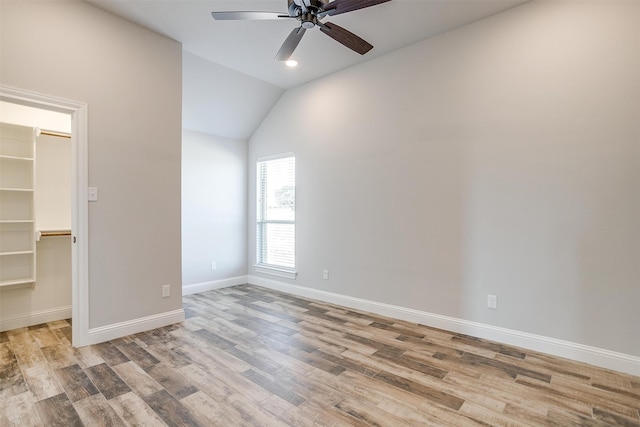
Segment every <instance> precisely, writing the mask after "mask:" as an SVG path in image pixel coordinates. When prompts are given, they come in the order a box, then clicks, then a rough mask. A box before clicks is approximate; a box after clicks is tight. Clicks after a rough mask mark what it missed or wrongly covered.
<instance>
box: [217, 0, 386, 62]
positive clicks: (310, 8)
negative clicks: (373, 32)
mask: <svg viewBox="0 0 640 427" xmlns="http://www.w3.org/2000/svg"><path fill="white" fill-rule="evenodd" d="M388 1H390V0H333V1H330V0H287V2H288V10H289V14H288V15H284V14H281V13H278V12H249V11H247V12H211V15H212V16H213V19H216V20H257V19H283V18H284V19H296V20H298V21H300V26H299V27H297V28H294V29H293V31H291V33H290V34H289V36H288V37H287V38H286V39H285V41H284V43H283V44H282V47H280V50H279V51H278V53H277V54H276V60H277V61H287V60H289V58H290V57H291V55H292V54H293V51H294V50H295V49H296V47H298V43H300V40H302V36H304V33H305V32H306V31H307V30H308V29H311V28H314V27H318V28H320V31H322V32H323V33H325V34H326V35H328V36H329V37H331V38H332V39H334V40H335V41H337V42H338V43H342V44H343V45H345V46H346V47H348V48H349V49H351V50H353V51H355V52H357V53H359V54H360V55H364V54H365V53H367V52H369V51H370V50H371V49H373V45H371V44H370V43H369V42H367V41H366V40H363V39H362V38H360V37H358V36H356V35H355V34H353V33H352V32H350V31H348V30H345V29H344V28H342V27H340V26H339V25H336V24H333V23H331V22H322V19H323V18H324V17H325V16H327V15H329V16H333V15H339V14H341V13H347V12H351V11H354V10H358V9H364V8H366V7H370V6H376V5H378V4H381V3H386V2H388Z"/></svg>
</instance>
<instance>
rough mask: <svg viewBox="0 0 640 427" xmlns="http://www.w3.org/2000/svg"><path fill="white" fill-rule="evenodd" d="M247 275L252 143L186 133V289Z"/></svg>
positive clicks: (183, 181) (184, 140)
mask: <svg viewBox="0 0 640 427" xmlns="http://www.w3.org/2000/svg"><path fill="white" fill-rule="evenodd" d="M212 261H213V262H216V266H217V269H216V270H215V271H213V270H212V269H211V262H212ZM246 274H247V142H246V141H239V140H234V139H228V138H222V137H218V136H214V135H209V134H205V133H200V132H194V131H189V130H184V131H183V134H182V283H183V286H185V287H188V286H190V285H206V284H212V282H218V281H221V280H224V279H230V278H234V277H238V276H246Z"/></svg>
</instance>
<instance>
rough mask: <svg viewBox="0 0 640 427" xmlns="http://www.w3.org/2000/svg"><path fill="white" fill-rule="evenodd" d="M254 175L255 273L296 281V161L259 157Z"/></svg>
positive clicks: (287, 157)
mask: <svg viewBox="0 0 640 427" xmlns="http://www.w3.org/2000/svg"><path fill="white" fill-rule="evenodd" d="M256 172H257V173H256V176H257V186H256V189H257V199H258V200H257V203H256V220H257V228H256V243H257V248H256V254H257V264H256V271H258V272H260V273H268V274H274V275H277V276H282V277H287V278H290V279H295V274H296V273H295V266H296V258H295V247H296V245H295V243H296V222H295V216H296V198H295V193H296V191H295V190H296V179H295V176H296V159H295V157H294V156H293V154H291V153H289V154H283V155H280V156H274V157H269V158H261V159H258V162H257V171H256Z"/></svg>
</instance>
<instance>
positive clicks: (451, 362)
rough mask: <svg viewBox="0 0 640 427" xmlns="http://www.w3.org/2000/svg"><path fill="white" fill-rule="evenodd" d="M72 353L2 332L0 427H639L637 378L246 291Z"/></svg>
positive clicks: (49, 337)
mask: <svg viewBox="0 0 640 427" xmlns="http://www.w3.org/2000/svg"><path fill="white" fill-rule="evenodd" d="M184 308H185V311H186V313H187V320H186V321H185V322H184V323H183V324H179V325H173V326H170V327H165V328H160V329H156V330H153V331H150V332H145V333H140V334H136V335H132V336H128V337H125V338H121V339H117V340H114V341H111V342H107V343H103V344H99V345H94V346H89V347H84V348H80V349H74V348H72V347H71V346H70V345H69V343H70V333H71V327H70V323H69V322H67V321H58V322H52V323H49V324H45V325H38V326H34V327H30V328H22V329H17V330H13V331H8V332H2V333H0V426H13V425H15V426H31V425H33V426H76V425H78V426H79V425H83V424H84V425H86V426H119V425H146V426H156V425H158V426H163V425H169V426H225V427H227V426H259V425H260V426H289V425H296V426H315V425H327V426H372V425H373V426H394V427H395V426H421V425H434V426H455V427H459V426H476V425H484V426H486V425H492V426H493V425H496V426H503V425H509V426H517V425H533V426H541V425H555V426H572V425H576V426H613V425H621V426H640V415H639V411H640V378H638V377H633V376H630V375H625V374H621V373H616V372H612V371H607V370H605V369H600V368H596V367H593V366H588V365H585V364H581V363H577V362H572V361H568V360H564V359H559V358H556V357H551V356H548V355H544V354H540V353H535V352H531V351H526V350H523V349H519V348H513V347H508V346H504V345H501V344H497V343H494V342H489V341H484V340H479V339H475V338H472V337H469V336H465V335H460V334H455V333H451V332H447V331H443V330H438V329H433V328H428V327H425V326H420V325H415V324H411V323H407V322H402V321H397V320H394V319H390V318H385V317H380V316H377V315H372V314H368V313H364V312H359V311H355V310H351V309H346V308H343V307H339V306H335V305H331V304H326V303H322V302H318V301H313V300H309V299H304V298H299V297H295V296H291V295H288V294H283V293H279V292H274V291H270V290H266V289H263V288H259V287H255V286H249V285H242V286H235V287H231V288H226V289H221V290H217V291H210V292H205V293H202V294H197V295H191V296H187V297H185V298H184Z"/></svg>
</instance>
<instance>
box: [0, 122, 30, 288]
mask: <svg viewBox="0 0 640 427" xmlns="http://www.w3.org/2000/svg"><path fill="white" fill-rule="evenodd" d="M35 132H36V130H35V129H33V128H29V127H25V126H17V125H11V124H6V123H0V289H6V288H9V287H18V286H25V285H33V284H35V281H36V247H35V209H34V185H35V137H36V133H35Z"/></svg>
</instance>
